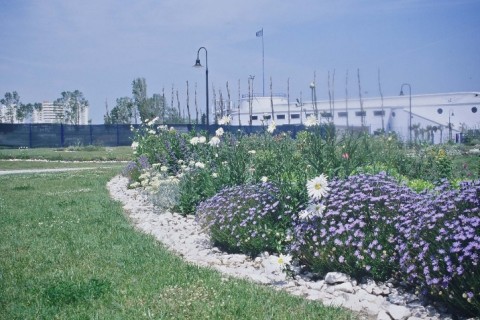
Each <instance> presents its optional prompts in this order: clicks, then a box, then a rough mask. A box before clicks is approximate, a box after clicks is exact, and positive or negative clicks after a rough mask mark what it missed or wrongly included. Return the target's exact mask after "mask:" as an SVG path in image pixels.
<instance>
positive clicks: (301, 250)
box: [291, 173, 416, 280]
mask: <svg viewBox="0 0 480 320" xmlns="http://www.w3.org/2000/svg"><path fill="white" fill-rule="evenodd" d="M329 187H330V188H331V190H330V192H329V194H328V196H327V197H326V198H324V200H322V201H321V203H322V204H323V205H324V206H325V211H324V212H323V217H320V216H315V217H313V218H311V219H308V220H301V219H298V220H297V221H296V223H295V227H294V230H295V232H294V238H295V242H294V243H293V244H292V246H291V250H292V254H293V255H295V256H296V257H297V258H299V259H300V261H301V262H302V264H304V265H306V266H307V267H309V268H310V269H312V271H314V272H317V273H320V274H324V273H326V272H328V271H333V270H334V271H343V272H346V273H349V274H350V275H352V276H354V277H361V276H363V275H370V276H373V277H374V278H375V279H382V280H385V279H388V278H389V277H390V276H392V275H393V274H394V272H395V271H396V270H397V269H398V264H397V263H396V254H395V251H394V244H393V243H394V239H395V234H396V230H395V227H394V222H395V219H396V217H397V212H398V211H399V209H400V208H401V206H402V205H403V203H404V202H405V201H407V200H408V199H412V197H415V196H416V194H415V193H414V192H413V191H411V190H410V189H408V188H407V187H404V186H399V185H398V183H397V182H396V181H394V180H393V179H392V178H390V177H388V176H387V175H386V174H385V173H380V174H377V175H356V176H350V177H348V178H346V179H334V180H332V181H330V183H329Z"/></svg>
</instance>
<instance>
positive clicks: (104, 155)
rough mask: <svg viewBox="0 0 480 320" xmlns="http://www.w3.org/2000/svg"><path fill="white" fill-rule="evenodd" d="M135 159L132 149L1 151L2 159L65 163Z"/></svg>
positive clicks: (83, 148) (87, 147)
mask: <svg viewBox="0 0 480 320" xmlns="http://www.w3.org/2000/svg"><path fill="white" fill-rule="evenodd" d="M132 157H133V150H132V148H130V147H112V148H110V147H97V146H86V147H70V148H56V149H55V148H35V149H0V159H42V160H65V161H73V160H79V161H95V160H98V161H105V160H116V161H129V160H131V159H132Z"/></svg>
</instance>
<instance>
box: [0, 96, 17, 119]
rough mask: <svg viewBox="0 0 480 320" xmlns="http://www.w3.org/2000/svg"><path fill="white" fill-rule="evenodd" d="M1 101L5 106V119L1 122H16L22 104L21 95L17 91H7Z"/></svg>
mask: <svg viewBox="0 0 480 320" xmlns="http://www.w3.org/2000/svg"><path fill="white" fill-rule="evenodd" d="M0 102H1V103H2V104H3V105H4V107H5V113H4V115H3V119H0V122H6V123H14V122H15V120H16V114H17V108H18V107H19V106H20V96H19V95H18V93H17V92H16V91H13V92H7V93H5V98H4V99H1V100H0Z"/></svg>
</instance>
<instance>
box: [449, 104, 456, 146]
mask: <svg viewBox="0 0 480 320" xmlns="http://www.w3.org/2000/svg"><path fill="white" fill-rule="evenodd" d="M453 116H455V114H454V113H453V110H452V109H450V110H448V141H449V142H450V141H452V121H451V117H453Z"/></svg>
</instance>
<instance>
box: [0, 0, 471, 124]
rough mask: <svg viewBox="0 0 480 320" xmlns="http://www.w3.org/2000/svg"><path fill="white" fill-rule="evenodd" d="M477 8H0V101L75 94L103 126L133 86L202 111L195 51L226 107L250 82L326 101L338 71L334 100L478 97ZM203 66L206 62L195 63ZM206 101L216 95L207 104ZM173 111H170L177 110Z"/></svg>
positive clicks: (101, 4)
mask: <svg viewBox="0 0 480 320" xmlns="http://www.w3.org/2000/svg"><path fill="white" fill-rule="evenodd" d="M479 12H480V0H400V1H390V0H336V1H333V0H329V1H327V0H296V1H278V0H242V1H232V0H202V1H199V0H156V1H154V0H136V1H123V0H121V1H118V0H116V1H114V0H105V1H104V0H94V1H93V0H83V1H64V0H35V1H34V0H31V1H28V0H0V26H1V27H0V95H1V96H3V95H4V94H5V92H11V91H17V92H18V93H19V95H20V97H21V100H22V102H24V103H28V102H42V101H53V100H55V99H57V98H59V97H60V94H61V92H62V91H74V90H77V89H78V90H80V91H82V92H83V94H84V96H85V97H86V99H87V100H88V101H89V103H90V108H91V109H90V118H91V119H92V120H93V123H103V115H104V114H105V101H106V100H107V101H108V105H109V108H110V109H111V108H113V107H114V106H115V100H116V98H119V97H124V96H131V83H132V81H133V79H135V78H137V77H144V78H145V79H146V81H147V91H148V95H149V96H151V95H152V94H153V93H162V89H163V88H164V90H165V94H166V97H167V101H168V102H170V100H171V90H172V86H174V88H175V90H178V91H179V96H180V102H181V105H182V107H184V106H185V105H186V94H185V92H186V81H189V84H190V104H191V105H193V90H194V86H195V84H197V91H198V98H197V99H198V103H199V106H200V107H204V104H205V103H204V101H205V96H204V94H205V72H204V71H202V70H198V69H196V68H192V65H193V64H194V63H195V59H196V54H197V50H198V48H200V47H201V46H205V47H206V48H207V50H208V67H209V76H210V88H211V84H212V83H213V85H214V87H215V89H216V91H217V95H218V90H219V89H221V90H222V92H223V95H224V96H226V89H225V85H226V82H227V81H228V82H229V86H230V89H231V95H232V98H237V97H238V81H239V80H240V87H241V90H240V91H241V93H242V94H243V93H246V92H247V81H248V77H249V76H250V75H255V81H254V85H255V92H259V93H261V92H262V41H261V38H259V37H256V36H255V33H256V31H258V30H260V29H261V28H263V29H264V43H265V86H266V88H265V90H266V93H267V94H269V92H270V89H269V83H270V77H272V82H273V91H274V92H283V93H286V91H287V79H290V97H291V100H292V101H293V100H295V98H299V97H300V92H302V96H303V100H305V101H306V100H310V89H309V84H310V82H311V81H312V80H313V74H314V72H315V74H316V83H317V98H318V99H328V87H327V75H328V72H330V74H331V75H332V74H333V72H334V71H335V84H334V93H335V98H338V99H340V98H343V97H344V96H345V75H346V72H347V70H348V72H349V81H348V92H349V96H350V97H351V98H355V97H358V82H357V69H359V70H360V76H361V87H362V96H363V97H376V96H379V89H378V87H379V86H378V70H380V79H381V86H382V91H383V95H384V96H390V95H398V93H399V91H400V86H401V84H402V83H404V82H407V83H410V84H411V87H412V94H427V93H440V92H460V91H480V72H479V71H480V41H479V39H480V19H479V18H478V17H479ZM200 59H201V61H202V63H203V64H204V62H205V61H204V60H205V54H204V52H203V51H202V52H201V53H200ZM210 94H211V93H210ZM176 103H177V102H176V101H175V106H176Z"/></svg>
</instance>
